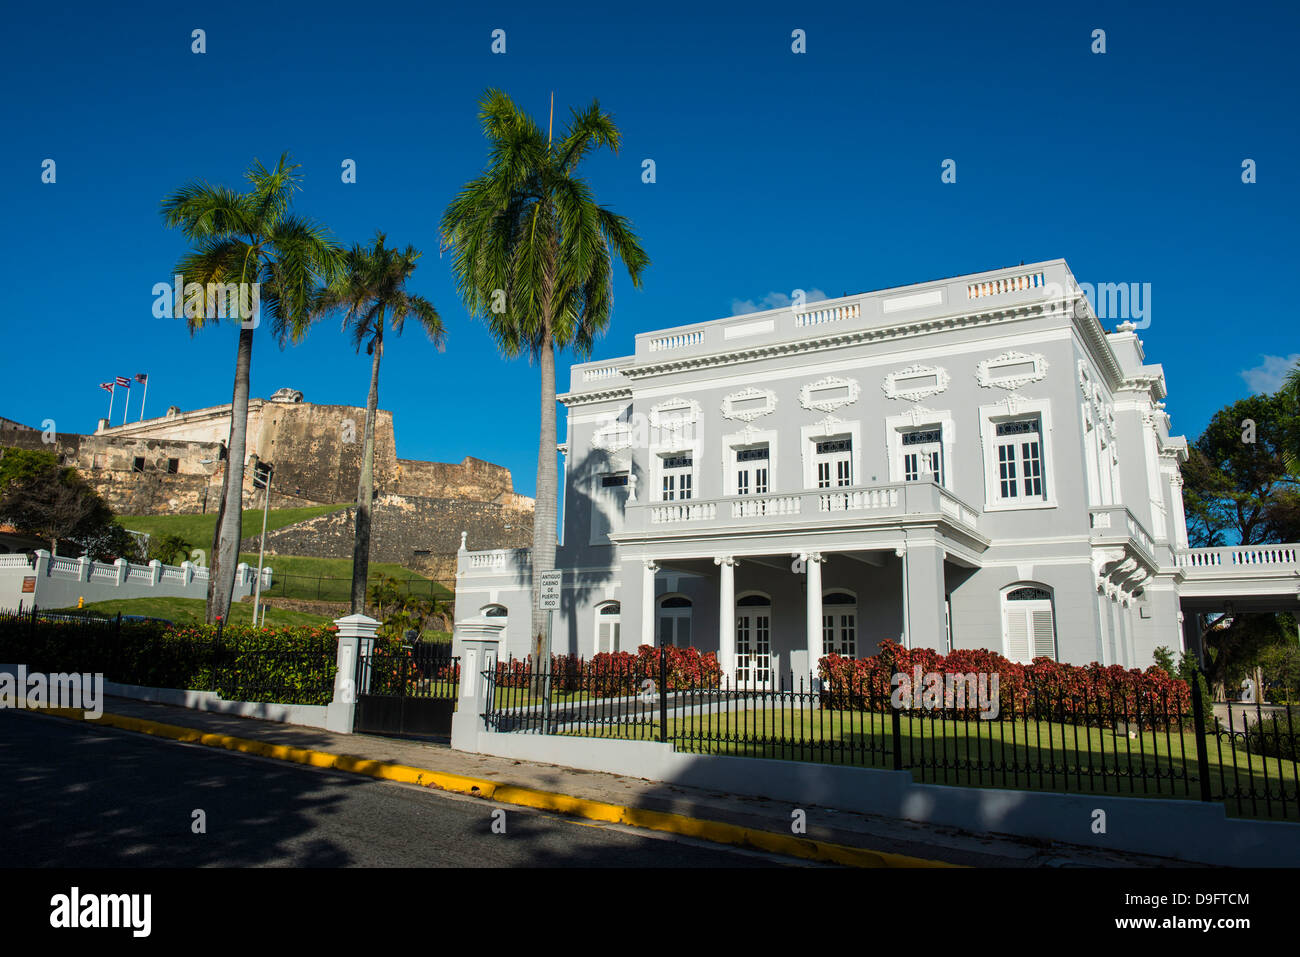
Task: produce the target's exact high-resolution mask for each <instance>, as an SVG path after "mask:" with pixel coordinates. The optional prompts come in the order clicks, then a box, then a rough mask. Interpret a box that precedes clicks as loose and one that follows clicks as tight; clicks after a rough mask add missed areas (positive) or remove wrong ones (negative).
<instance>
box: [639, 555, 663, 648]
mask: <svg viewBox="0 0 1300 957" xmlns="http://www.w3.org/2000/svg"><path fill="white" fill-rule="evenodd" d="M657 571H659V566H658V565H656V564H655V563H654V562H653V561H651V560H650V559H648V558H647V559H646V560H645V561H644V562H642V563H641V644H643V645H649V646H650V647H652V648H653V647H654V644H655V572H657Z"/></svg>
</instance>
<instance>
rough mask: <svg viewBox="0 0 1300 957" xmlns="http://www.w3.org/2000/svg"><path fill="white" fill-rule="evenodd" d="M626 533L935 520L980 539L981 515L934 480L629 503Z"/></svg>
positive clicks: (670, 532) (669, 532)
mask: <svg viewBox="0 0 1300 957" xmlns="http://www.w3.org/2000/svg"><path fill="white" fill-rule="evenodd" d="M626 515H627V522H626V526H625V527H626V530H628V531H632V532H641V533H655V532H662V533H666V534H672V533H673V532H676V531H682V532H695V531H703V530H714V529H717V530H724V529H738V530H739V529H745V530H749V529H754V528H757V527H761V528H765V529H772V530H779V529H785V528H800V527H809V526H836V525H846V524H855V525H856V524H894V523H898V522H899V521H901V520H904V519H907V520H917V519H922V518H925V517H932V518H933V519H935V520H936V521H946V522H948V523H950V524H952V525H954V526H957V527H958V528H960V529H961V530H962V531H964V532H966V533H968V534H970V535H972V536H973V537H975V538H977V539H983V536H982V535H981V533H980V531H979V520H978V515H979V513H978V512H977V511H976V510H975V509H974V508H972V507H971V506H970V505H967V504H966V503H965V502H963V501H962V500H961V499H959V498H957V496H955V495H953V494H952V493H951V492H949V491H948V490H947V489H945V488H943V487H942V486H940V485H937V484H935V483H933V482H897V483H891V484H884V485H859V486H844V487H837V488H822V489H812V490H803V491H795V492H782V493H772V494H767V495H732V496H727V497H725V498H716V499H685V500H681V501H674V502H648V503H638V504H629V505H628V507H627V510H626Z"/></svg>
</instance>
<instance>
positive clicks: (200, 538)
mask: <svg viewBox="0 0 1300 957" xmlns="http://www.w3.org/2000/svg"><path fill="white" fill-rule="evenodd" d="M347 507H348V506H347V505H310V506H307V507H305V508H273V509H271V511H270V514H269V515H267V518H266V530H267V531H268V532H272V531H275V530H276V529H277V528H284V527H285V526H286V525H293V524H295V523H297V522H302V521H305V520H307V519H309V518H315V517H316V516H317V515H328V514H329V513H330V512H337V511H340V510H342V509H345V508H347ZM117 523H118V524H119V525H121V526H122V527H123V528H126V529H129V530H131V531H133V532H144V533H145V534H146V535H179V536H181V537H182V538H184V539H185V540H186V541H187V542H190V543H191V544H192V545H193V547H195V548H201V549H203V550H204V551H208V550H209V549H211V548H212V533H213V532H214V531H215V528H216V524H217V513H216V512H209V513H208V514H206V515H119V516H118V517H117ZM260 534H262V510H261V509H260V508H253V509H245V510H244V514H243V520H242V525H241V526H240V537H241V538H248V537H249V536H250V535H260ZM253 560H254V561H256V560H257V556H254V557H253Z"/></svg>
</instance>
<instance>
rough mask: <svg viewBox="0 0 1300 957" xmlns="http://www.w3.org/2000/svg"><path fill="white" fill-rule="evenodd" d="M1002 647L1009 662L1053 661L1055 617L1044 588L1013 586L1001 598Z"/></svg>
mask: <svg viewBox="0 0 1300 957" xmlns="http://www.w3.org/2000/svg"><path fill="white" fill-rule="evenodd" d="M1002 645H1003V648H1004V654H1005V655H1006V656H1007V657H1008V658H1010V659H1011V660H1012V661H1018V662H1020V663H1021V664H1028V663H1029V662H1031V661H1032V660H1033V659H1035V658H1051V659H1052V660H1053V661H1055V660H1056V616H1055V614H1054V612H1053V608H1052V591H1051V589H1050V588H1047V587H1046V586H1044V585H1034V584H1025V585H1016V586H1014V587H1012V588H1010V589H1008V590H1007V592H1006V593H1005V594H1004V595H1003V596H1002Z"/></svg>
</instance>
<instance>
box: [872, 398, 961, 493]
mask: <svg viewBox="0 0 1300 957" xmlns="http://www.w3.org/2000/svg"><path fill="white" fill-rule="evenodd" d="M926 426H930V427H934V426H938V427H939V429H941V430H942V432H943V439H942V442H943V479H944V480H943V483H942V485H943V487H944V488H947V489H951V488H952V487H953V475H952V470H953V465H954V463H955V461H956V456H955V454H954V448H955V443H956V441H957V427H956V425H954V424H953V418H952V413H951V412H949V411H948V410H946V409H945V410H944V411H942V412H935V411H933V410H932V409H923V408H921V407H920V406H916V407H915V408H913V409H909V410H908V411H907V412H904V413H903V414H902V415H891V416H888V417H887V418H886V419H885V450H886V452H887V453H888V456H889V481H890V482H902V481H903V433H904V432H911V431H912V430H913V429H919V428H924V427H926Z"/></svg>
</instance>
